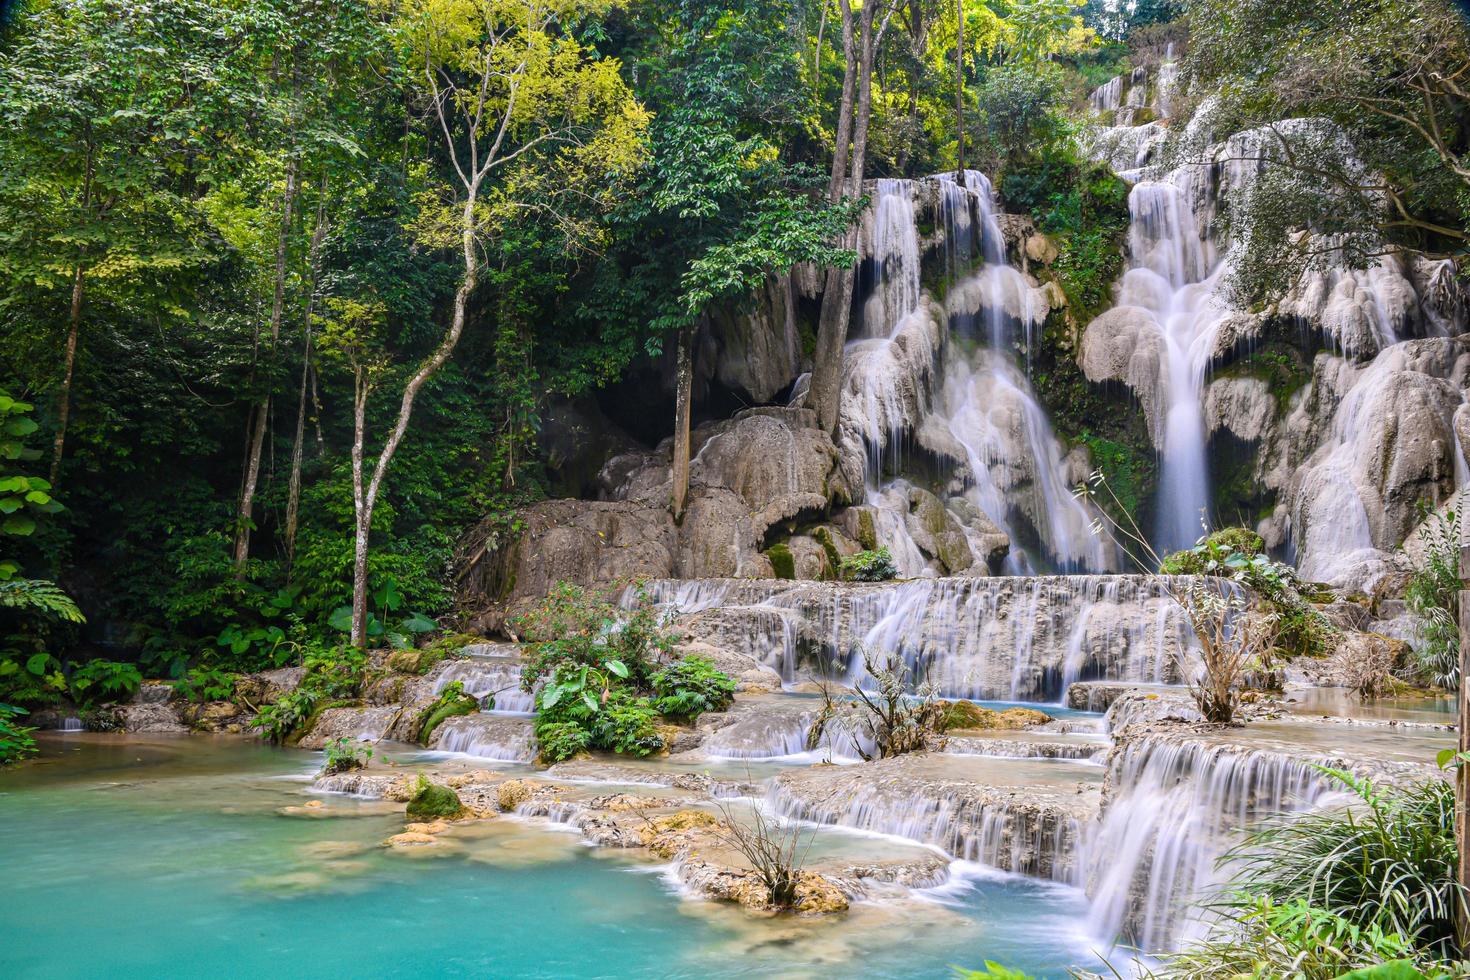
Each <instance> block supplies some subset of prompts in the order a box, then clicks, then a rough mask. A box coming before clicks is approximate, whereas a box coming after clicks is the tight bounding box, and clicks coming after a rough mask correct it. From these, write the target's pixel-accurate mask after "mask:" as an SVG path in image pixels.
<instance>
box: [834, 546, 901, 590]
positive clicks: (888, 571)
mask: <svg viewBox="0 0 1470 980" xmlns="http://www.w3.org/2000/svg"><path fill="white" fill-rule="evenodd" d="M839 572H840V573H841V575H842V577H843V578H844V579H846V580H847V581H849V582H887V581H890V580H891V579H895V578H897V577H898V568H897V567H896V566H895V565H894V564H893V555H892V554H891V553H890V552H889V550H888V548H887V547H883V548H878V549H877V550H875V551H859V552H858V553H857V554H855V555H848V556H847V557H846V558H844V559H842V566H841V568H840V569H839Z"/></svg>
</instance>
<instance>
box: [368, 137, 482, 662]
mask: <svg viewBox="0 0 1470 980" xmlns="http://www.w3.org/2000/svg"><path fill="white" fill-rule="evenodd" d="M488 170H489V167H488V166H487V167H485V168H484V169H482V170H480V171H479V172H478V173H477V174H476V176H475V177H474V179H473V180H472V181H470V183H469V184H468V185H467V191H468V193H467V194H466V196H465V202H464V210H463V211H462V212H461V213H460V228H461V231H462V237H461V244H462V245H463V249H464V278H463V279H461V280H460V283H459V288H458V289H457V290H455V292H454V315H453V317H452V318H451V320H450V323H449V330H448V331H447V332H446V333H445V334H444V337H443V339H441V340H440V341H439V346H438V347H436V348H434V352H433V353H432V354H430V355H429V356H428V357H427V358H425V359H424V361H423V363H421V364H420V365H419V369H418V370H417V371H415V372H414V374H413V377H411V378H409V379H408V384H406V385H405V386H404V388H403V398H402V400H401V401H400V402H399V403H398V418H397V420H396V421H395V422H394V423H393V430H392V431H391V432H389V433H388V438H387V440H386V441H385V442H384V443H383V449H382V451H381V452H379V453H378V459H377V462H376V463H375V464H374V465H373V475H372V479H370V480H368V481H367V486H366V488H363V487H362V483H363V474H362V434H361V433H362V427H363V421H362V419H363V418H365V416H366V409H365V407H361V408H358V409H356V413H357V421H356V422H355V428H356V430H357V432H356V434H355V435H354V437H353V449H352V452H353V473H354V476H353V488H352V492H353V508H354V510H355V512H356V517H357V534H356V541H355V547H354V553H353V563H352V569H353V573H352V643H353V645H355V646H359V647H361V646H365V645H366V643H367V559H368V530H369V529H370V528H371V527H372V524H373V508H374V507H376V506H377V504H378V495H379V494H380V493H381V492H382V490H383V478H384V477H385V476H387V474H388V466H389V464H390V463H392V462H393V456H394V454H395V453H397V452H398V446H399V444H400V443H402V442H403V436H404V434H405V433H406V432H407V431H408V421H409V419H410V418H411V417H412V416H413V403H414V401H415V400H416V399H417V398H418V395H419V392H420V391H422V390H423V387H424V385H425V384H427V383H428V380H429V379H430V378H432V377H433V376H434V375H435V374H436V373H438V371H439V369H440V368H441V367H443V366H444V362H446V361H448V360H449V355H451V354H453V353H454V348H455V347H456V346H457V345H458V344H459V338H460V336H461V335H462V334H463V333H464V324H465V316H466V311H467V308H468V306H469V301H470V295H471V294H472V293H474V291H475V286H476V284H477V283H478V282H479V274H480V258H479V253H478V252H477V251H476V249H475V203H476V201H477V200H478V199H479V193H480V181H481V180H483V179H484V176H485V173H486V172H488ZM361 401H362V402H363V404H364V406H365V404H366V402H367V398H366V395H364V396H363V398H362V399H361Z"/></svg>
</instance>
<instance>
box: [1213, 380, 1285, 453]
mask: <svg viewBox="0 0 1470 980" xmlns="http://www.w3.org/2000/svg"><path fill="white" fill-rule="evenodd" d="M1275 421H1276V400H1275V399H1274V398H1272V397H1271V388H1270V386H1269V385H1267V384H1266V382H1265V381H1264V380H1262V379H1261V378H1248V377H1242V378H1216V379H1215V380H1214V381H1212V382H1211V383H1210V386H1209V388H1208V389H1207V390H1206V392H1205V428H1206V431H1207V432H1210V433H1215V432H1219V431H1222V430H1223V431H1226V432H1230V433H1231V434H1233V435H1234V436H1235V437H1236V438H1237V439H1241V440H1243V441H1245V442H1260V441H1262V440H1263V439H1265V438H1266V436H1267V435H1269V434H1270V432H1271V429H1272V427H1273V426H1274V424H1275Z"/></svg>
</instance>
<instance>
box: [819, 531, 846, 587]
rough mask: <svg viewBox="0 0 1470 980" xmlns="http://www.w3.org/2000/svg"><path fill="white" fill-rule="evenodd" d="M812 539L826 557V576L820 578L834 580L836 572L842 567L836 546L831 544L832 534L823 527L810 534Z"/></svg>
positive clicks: (840, 556)
mask: <svg viewBox="0 0 1470 980" xmlns="http://www.w3.org/2000/svg"><path fill="white" fill-rule="evenodd" d="M812 537H814V538H816V539H817V543H818V544H820V545H821V546H822V551H823V552H824V553H825V554H826V556H827V569H826V574H824V575H823V576H822V577H823V578H836V577H837V570H838V569H839V568H841V567H842V555H841V554H840V553H839V552H838V550H837V545H835V544H833V543H832V532H831V531H830V530H829V529H827V528H825V527H819V528H817V529H816V530H815V531H813V532H812Z"/></svg>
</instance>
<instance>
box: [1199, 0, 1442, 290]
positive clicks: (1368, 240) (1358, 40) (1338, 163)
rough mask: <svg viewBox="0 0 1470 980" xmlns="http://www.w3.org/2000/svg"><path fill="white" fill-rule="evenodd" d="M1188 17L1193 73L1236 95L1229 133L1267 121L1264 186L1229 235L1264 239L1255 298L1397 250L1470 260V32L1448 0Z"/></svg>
mask: <svg viewBox="0 0 1470 980" xmlns="http://www.w3.org/2000/svg"><path fill="white" fill-rule="evenodd" d="M1189 13H1190V24H1191V41H1190V50H1189V54H1188V56H1187V58H1186V59H1185V62H1184V67H1183V73H1184V76H1185V78H1186V84H1189V83H1190V82H1193V83H1196V84H1198V85H1199V86H1200V87H1202V88H1206V89H1208V90H1211V91H1215V90H1218V91H1221V92H1222V93H1223V94H1224V100H1223V102H1222V103H1221V104H1220V106H1219V107H1218V108H1217V112H1218V113H1219V115H1218V117H1217V118H1218V120H1219V125H1217V126H1216V127H1215V128H1216V130H1217V131H1218V130H1220V129H1222V128H1223V129H1224V131H1229V132H1236V131H1240V130H1242V129H1246V128H1248V127H1251V126H1266V127H1268V129H1267V131H1266V138H1265V139H1264V140H1263V142H1262V147H1261V150H1262V152H1263V153H1264V155H1265V156H1266V157H1267V161H1266V163H1265V165H1264V167H1263V169H1262V173H1261V179H1258V180H1257V181H1256V182H1255V185H1256V186H1254V187H1253V188H1252V190H1251V191H1250V193H1249V195H1248V196H1246V197H1245V198H1243V199H1241V200H1240V201H1238V202H1232V207H1231V210H1232V211H1233V212H1234V214H1233V220H1232V226H1231V229H1230V237H1231V238H1232V240H1233V241H1235V242H1238V243H1241V244H1242V245H1246V246H1249V247H1248V248H1247V249H1246V251H1244V252H1243V253H1242V254H1241V256H1240V262H1239V263H1238V265H1239V266H1240V268H1239V270H1238V276H1237V283H1236V285H1237V287H1238V290H1239V292H1240V293H1242V294H1243V295H1244V296H1246V297H1248V298H1251V299H1257V298H1262V297H1267V296H1270V295H1272V294H1275V293H1279V292H1280V291H1281V290H1282V289H1284V288H1286V287H1287V286H1289V285H1290V284H1291V283H1293V282H1294V281H1295V280H1296V278H1297V277H1298V276H1299V275H1300V274H1301V272H1302V271H1303V270H1304V269H1305V268H1307V267H1309V266H1319V265H1322V264H1326V263H1344V264H1346V265H1348V266H1352V267H1358V268H1362V267H1364V266H1366V265H1369V264H1371V263H1373V262H1376V261H1377V260H1378V258H1379V257H1380V256H1381V255H1382V254H1383V252H1384V251H1385V250H1386V249H1389V248H1392V247H1395V246H1409V247H1413V248H1417V249H1420V250H1423V251H1426V252H1428V253H1430V254H1431V255H1435V256H1452V255H1462V254H1463V252H1464V250H1465V248H1466V247H1467V245H1470V231H1467V224H1470V222H1467V220H1466V219H1467V216H1470V211H1467V203H1466V202H1470V125H1467V123H1466V120H1467V119H1470V27H1467V24H1466V22H1465V18H1464V17H1463V16H1462V15H1461V14H1460V13H1459V12H1458V11H1456V10H1455V9H1454V7H1453V6H1452V4H1451V3H1450V2H1449V0H1331V2H1329V3H1326V4H1319V3H1307V2H1302V0H1286V2H1275V0H1246V2H1235V0H1191V2H1190V3H1189ZM1291 118H1317V119H1321V120H1326V121H1327V123H1328V125H1321V124H1314V125H1309V126H1308V125H1292V124H1287V125H1282V124H1281V123H1280V121H1281V120H1283V119H1291ZM1303 229H1308V230H1311V231H1313V232H1316V233H1317V234H1315V235H1307V236H1303V235H1300V234H1298V232H1300V231H1301V230H1303Z"/></svg>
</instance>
